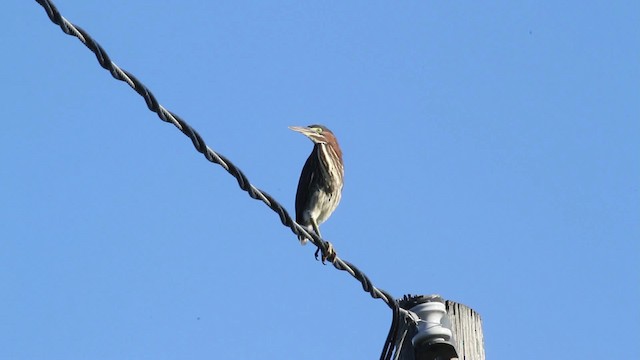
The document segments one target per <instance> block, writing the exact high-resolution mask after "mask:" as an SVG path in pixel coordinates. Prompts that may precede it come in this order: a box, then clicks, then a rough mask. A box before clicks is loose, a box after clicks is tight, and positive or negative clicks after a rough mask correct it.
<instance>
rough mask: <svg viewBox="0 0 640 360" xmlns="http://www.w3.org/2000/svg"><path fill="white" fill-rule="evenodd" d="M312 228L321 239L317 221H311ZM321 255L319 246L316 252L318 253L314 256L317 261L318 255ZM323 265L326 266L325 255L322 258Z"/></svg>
mask: <svg viewBox="0 0 640 360" xmlns="http://www.w3.org/2000/svg"><path fill="white" fill-rule="evenodd" d="M311 226H312V227H313V231H315V233H316V234H317V235H318V237H319V238H321V237H322V235H320V227H318V223H317V222H316V220H315V219H311ZM319 253H320V247H319V246H318V249H317V250H316V253H315V254H314V256H315V257H316V260H318V254H319ZM322 263H323V264H324V255H323V256H322Z"/></svg>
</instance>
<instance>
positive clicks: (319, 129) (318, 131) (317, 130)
mask: <svg viewBox="0 0 640 360" xmlns="http://www.w3.org/2000/svg"><path fill="white" fill-rule="evenodd" d="M313 130H315V131H316V132H317V133H318V134H322V128H319V127H317V128H313Z"/></svg>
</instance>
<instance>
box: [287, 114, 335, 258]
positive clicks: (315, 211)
mask: <svg viewBox="0 0 640 360" xmlns="http://www.w3.org/2000/svg"><path fill="white" fill-rule="evenodd" d="M289 129H291V130H293V131H297V132H299V133H302V134H303V135H304V136H306V137H308V138H309V139H311V141H313V150H312V151H311V154H310V155H309V158H308V159H307V162H305V164H304V167H303V168H302V173H301V174H300V181H299V182H298V191H297V193H296V222H297V223H298V224H300V225H302V226H304V227H306V228H307V229H309V230H313V231H314V232H315V233H316V234H318V236H321V235H320V229H319V228H318V226H319V225H320V224H322V223H323V222H325V221H326V220H327V219H328V218H329V216H331V213H333V211H334V210H335V209H336V208H337V207H338V203H339V202H340V197H341V194H342V185H343V178H344V166H343V163H342V151H341V150H340V146H339V145H338V140H337V139H336V137H335V136H334V135H333V133H332V132H331V130H329V129H327V128H326V127H325V126H322V125H309V126H307V127H304V126H290V127H289ZM298 239H299V240H300V243H301V244H302V245H304V244H306V243H307V239H306V238H305V237H304V236H298ZM319 251H320V249H319V248H318V250H317V251H316V258H318V252H319ZM323 262H324V258H323Z"/></svg>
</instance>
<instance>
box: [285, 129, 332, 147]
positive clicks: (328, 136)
mask: <svg viewBox="0 0 640 360" xmlns="http://www.w3.org/2000/svg"><path fill="white" fill-rule="evenodd" d="M289 129H291V130H293V131H297V132H299V133H301V134H302V135H304V136H306V137H308V138H309V139H311V141H313V142H314V144H329V143H335V142H336V137H335V136H334V135H333V133H332V132H331V130H329V129H327V127H326V126H323V125H309V126H289Z"/></svg>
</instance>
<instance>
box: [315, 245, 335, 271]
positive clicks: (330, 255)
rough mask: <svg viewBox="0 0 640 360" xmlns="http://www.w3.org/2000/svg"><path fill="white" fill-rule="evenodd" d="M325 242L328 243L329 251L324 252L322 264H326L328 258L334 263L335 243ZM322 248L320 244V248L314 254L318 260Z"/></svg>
mask: <svg viewBox="0 0 640 360" xmlns="http://www.w3.org/2000/svg"><path fill="white" fill-rule="evenodd" d="M325 244H326V245H327V252H326V253H324V252H322V265H326V263H325V261H327V260H329V261H330V262H331V263H332V264H333V261H334V260H335V259H336V251H335V250H334V249H333V245H331V243H330V242H328V241H326V242H325ZM320 249H321V248H320V247H319V246H318V249H317V250H316V253H315V254H314V255H315V257H316V260H318V255H319V254H320V252H321V251H320Z"/></svg>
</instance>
